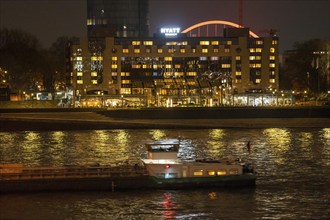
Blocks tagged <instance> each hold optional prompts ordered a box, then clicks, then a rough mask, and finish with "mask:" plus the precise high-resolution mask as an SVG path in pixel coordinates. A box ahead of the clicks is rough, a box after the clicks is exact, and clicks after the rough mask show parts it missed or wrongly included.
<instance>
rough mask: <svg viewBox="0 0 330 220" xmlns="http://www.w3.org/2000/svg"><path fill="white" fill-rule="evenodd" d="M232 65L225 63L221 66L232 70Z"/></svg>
mask: <svg viewBox="0 0 330 220" xmlns="http://www.w3.org/2000/svg"><path fill="white" fill-rule="evenodd" d="M230 66H231V65H230V64H228V63H223V64H221V68H230Z"/></svg>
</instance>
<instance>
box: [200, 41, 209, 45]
mask: <svg viewBox="0 0 330 220" xmlns="http://www.w3.org/2000/svg"><path fill="white" fill-rule="evenodd" d="M199 44H200V45H210V41H200V42H199Z"/></svg>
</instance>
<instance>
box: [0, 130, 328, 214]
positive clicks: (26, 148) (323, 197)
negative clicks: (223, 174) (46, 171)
mask: <svg viewBox="0 0 330 220" xmlns="http://www.w3.org/2000/svg"><path fill="white" fill-rule="evenodd" d="M167 139H180V143H181V148H180V151H179V156H180V157H181V158H183V159H190V158H196V157H213V158H215V159H220V158H223V157H233V158H236V157H240V158H243V159H244V160H246V161H248V162H250V163H252V164H253V165H254V167H255V169H256V171H257V186H256V187H255V188H253V189H250V188H247V189H223V188H211V189H194V190H192V189H190V190H143V191H142V190H141V191H125V192H55V193H28V194H24V193H20V194H18V193H17V194H2V195H0V219H330V128H317V129H314V128H299V129H286V128H267V129H205V130H87V131H47V132H42V131H41V132H40V131H38V132H35V131H26V132H0V141H1V143H0V144H1V145H0V163H24V164H26V165H53V166H57V165H67V164H75V165H84V164H95V163H99V164H102V165H105V164H109V165H116V164H120V163H126V162H127V161H134V160H136V159H138V158H140V157H144V156H145V148H144V146H143V144H144V143H146V142H150V141H152V140H167ZM247 141H251V152H250V153H249V152H248V151H247V149H246V143H247ZM132 184H134V183H132Z"/></svg>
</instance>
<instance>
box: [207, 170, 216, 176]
mask: <svg viewBox="0 0 330 220" xmlns="http://www.w3.org/2000/svg"><path fill="white" fill-rule="evenodd" d="M207 175H208V176H215V171H214V170H209V171H207Z"/></svg>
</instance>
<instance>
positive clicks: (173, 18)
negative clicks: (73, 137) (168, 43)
mask: <svg viewBox="0 0 330 220" xmlns="http://www.w3.org/2000/svg"><path fill="white" fill-rule="evenodd" d="M149 1H150V8H149V10H150V32H151V33H154V32H155V31H156V29H157V28H159V27H161V26H171V25H173V26H180V27H181V29H182V30H183V29H185V28H187V27H189V26H191V25H193V24H196V23H198V22H202V21H207V20H228V21H232V22H236V23H237V22H238V2H239V0H149ZM243 24H244V26H246V27H250V28H251V30H252V31H254V32H255V33H257V34H258V33H259V31H261V30H265V29H278V30H280V43H281V45H280V46H281V50H282V51H283V50H286V49H291V48H292V45H293V43H294V42H296V41H300V42H302V41H305V40H309V39H313V38H322V37H330V0H244V12H243ZM0 27H1V28H3V27H7V28H19V29H23V30H25V31H28V32H29V33H31V34H33V35H35V36H37V37H38V38H39V39H40V41H41V43H42V44H43V46H44V47H49V46H50V45H51V43H52V42H54V41H55V40H56V39H57V38H58V37H59V36H77V37H81V36H84V35H86V0H0Z"/></svg>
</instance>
